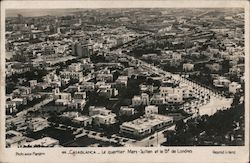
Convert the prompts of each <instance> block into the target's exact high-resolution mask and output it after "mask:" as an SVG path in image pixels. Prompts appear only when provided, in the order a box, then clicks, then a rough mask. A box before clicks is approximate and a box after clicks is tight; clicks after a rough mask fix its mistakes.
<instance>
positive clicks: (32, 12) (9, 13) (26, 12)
mask: <svg viewBox="0 0 250 163" xmlns="http://www.w3.org/2000/svg"><path fill="white" fill-rule="evenodd" d="M82 10H83V9H18V10H17V9H8V10H6V17H16V16H17V15H18V14H21V15H23V16H25V17H32V16H34V17H36V16H45V15H56V16H62V15H67V14H69V13H72V12H76V11H82Z"/></svg>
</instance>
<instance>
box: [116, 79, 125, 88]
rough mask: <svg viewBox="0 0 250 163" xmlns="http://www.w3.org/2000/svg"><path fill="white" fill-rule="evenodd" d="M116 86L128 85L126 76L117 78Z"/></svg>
mask: <svg viewBox="0 0 250 163" xmlns="http://www.w3.org/2000/svg"><path fill="white" fill-rule="evenodd" d="M116 84H117V85H121V86H125V87H126V86H127V84H128V76H119V77H118V78H117V80H116Z"/></svg>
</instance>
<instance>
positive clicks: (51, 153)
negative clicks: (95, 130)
mask: <svg viewBox="0 0 250 163" xmlns="http://www.w3.org/2000/svg"><path fill="white" fill-rule="evenodd" d="M232 7H233V8H237V7H240V8H245V47H246V48H245V55H246V57H245V65H246V66H245V75H246V85H245V90H246V93H245V94H246V97H245V99H246V100H245V105H246V106H245V125H246V126H245V130H246V131H245V146H239V147H237V146H236V147H160V148H161V149H191V150H192V151H193V154H170V153H169V154H154V155H150V154H144V155H133V154H127V155H119V154H117V155H91V154H88V155H76V156H74V155H62V154H61V151H63V150H64V149H66V150H67V151H69V150H70V149H73V150H74V149H77V150H86V149H88V150H90V149H94V150H96V151H101V150H103V149H109V150H115V149H118V150H119V149H125V148H121V147H117V148H115V147H112V148H100V147H99V148H47V149H44V148H32V149H13V148H11V149H10V148H8V149H6V148H5V145H4V144H5V109H4V108H5V85H4V83H5V73H4V71H5V35H4V33H5V28H4V27H5V21H4V20H5V10H6V9H17V8H18V9H42V8H46V9H53V8H232ZM249 47H250V46H249V2H247V1H198V0H197V1H187V0H186V1H184V0H178V1H132V0H128V1H107V0H105V1H2V2H1V55H0V61H1V69H0V70H1V71H0V76H1V80H0V90H1V97H3V98H0V108H1V112H0V113H1V117H0V118H1V119H0V120H1V121H0V124H1V126H0V127H1V128H0V129H1V130H0V131H1V141H0V145H1V148H0V161H5V162H28V161H36V162H48V161H53V162H66V161H74V162H89V161H91V162H97V161H98V162H100V161H101V162H237V163H238V162H248V161H249V114H248V113H249V100H248V99H249ZM130 149H156V147H147V148H141V147H133V148H130ZM213 149H216V150H234V151H236V155H215V154H212V150H213ZM30 151H31V152H45V153H46V155H45V156H40V157H35V156H33V157H30V156H27V157H18V156H16V155H15V153H16V152H30ZM1 159H2V160H1Z"/></svg>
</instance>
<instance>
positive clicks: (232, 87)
mask: <svg viewBox="0 0 250 163" xmlns="http://www.w3.org/2000/svg"><path fill="white" fill-rule="evenodd" d="M240 89H241V85H240V84H239V83H237V82H232V83H230V84H229V92H231V93H234V94H235V93H237V92H239V91H240Z"/></svg>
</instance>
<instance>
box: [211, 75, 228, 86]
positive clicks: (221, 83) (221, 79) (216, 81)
mask: <svg viewBox="0 0 250 163" xmlns="http://www.w3.org/2000/svg"><path fill="white" fill-rule="evenodd" d="M230 83H231V81H230V80H228V79H227V78H225V77H218V78H216V79H214V80H213V85H214V86H215V87H218V88H228V87H229V84H230Z"/></svg>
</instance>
